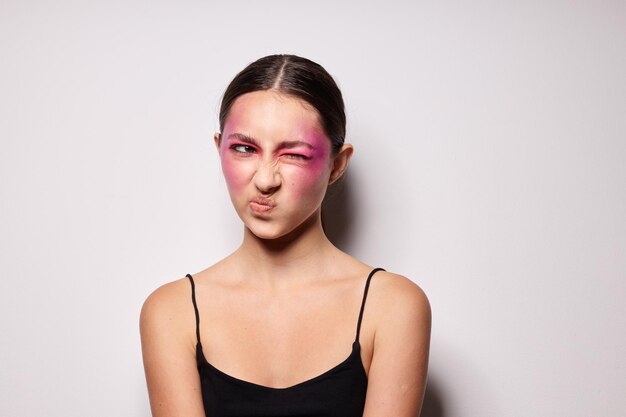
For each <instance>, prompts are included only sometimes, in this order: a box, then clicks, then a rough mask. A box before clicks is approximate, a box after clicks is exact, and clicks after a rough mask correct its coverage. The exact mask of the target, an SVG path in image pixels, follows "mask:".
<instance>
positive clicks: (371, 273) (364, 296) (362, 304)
mask: <svg viewBox="0 0 626 417" xmlns="http://www.w3.org/2000/svg"><path fill="white" fill-rule="evenodd" d="M377 271H384V269H382V268H374V269H373V270H372V272H370V274H369V275H368V277H367V281H366V282H365V291H363V301H362V302H361V311H360V312H359V321H358V323H357V325H356V340H355V341H356V342H358V341H359V335H360V334H361V321H362V320H363V310H364V309H365V300H366V299H367V290H369V288H370V281H371V280H372V277H373V276H374V274H375V273H376V272H377Z"/></svg>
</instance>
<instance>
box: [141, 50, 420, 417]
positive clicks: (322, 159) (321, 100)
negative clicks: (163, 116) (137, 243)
mask: <svg viewBox="0 0 626 417" xmlns="http://www.w3.org/2000/svg"><path fill="white" fill-rule="evenodd" d="M219 117H220V130H221V133H216V134H215V147H216V149H217V152H218V153H219V156H220V160H221V164H222V171H223V173H224V178H225V180H226V185H227V187H228V191H229V194H230V198H231V200H232V203H233V205H234V207H235V210H236V211H237V214H238V215H239V217H240V218H241V220H242V222H243V226H244V227H243V241H242V244H241V246H240V247H239V248H238V249H237V250H236V251H235V252H234V253H232V254H231V255H229V256H228V257H226V258H225V259H223V260H221V261H220V262H218V263H217V264H215V265H213V266H211V267H209V268H207V269H205V270H203V271H201V272H198V273H196V274H194V275H189V274H188V275H187V276H186V277H185V278H181V279H179V280H177V281H174V282H172V283H169V284H166V285H164V286H162V287H160V288H159V289H157V290H156V291H155V292H154V293H152V294H151V295H150V296H149V297H148V299H147V300H146V302H145V304H144V306H143V309H142V312H141V320H140V322H141V339H142V348H143V358H144V366H145V370H146V378H147V383H148V392H149V395H150V405H151V409H152V415H153V416H154V417H174V416H184V417H202V416H209V417H223V416H238V417H244V416H245V417H252V416H268V417H281V416H319V417H322V416H329V417H330V416H333V417H361V416H365V417H383V416H388V417H415V416H416V415H418V414H419V410H420V407H421V403H422V398H423V394H424V388H425V384H426V372H427V363H428V349H429V339H430V307H429V304H428V300H427V298H426V296H425V295H424V293H423V292H422V291H421V290H420V289H419V287H418V286H417V285H415V284H414V283H413V282H412V281H410V280H409V279H407V278H405V277H403V276H400V275H396V274H393V273H390V272H386V271H384V270H382V269H380V268H372V267H371V266H369V265H366V264H364V263H362V262H360V261H358V260H356V259H354V258H352V257H351V256H349V255H347V254H346V253H344V252H342V251H340V250H339V249H337V248H336V247H335V246H333V244H332V243H331V242H330V241H329V240H328V239H327V237H326V235H325V234H324V230H323V228H322V222H321V205H322V200H323V198H324V195H325V193H326V190H327V188H328V186H329V185H330V184H332V183H333V182H335V181H337V180H338V179H339V178H340V177H341V175H342V174H343V173H344V171H345V170H346V167H347V166H348V161H349V160H350V157H351V156H352V151H353V148H352V146H351V145H349V144H346V143H344V137H345V113H344V104H343V99H342V96H341V92H340V91H339V89H338V88H337V85H336V84H335V82H334V80H333V79H332V77H331V76H330V75H329V74H328V73H327V72H326V71H325V70H324V69H323V68H322V67H321V66H319V65H318V64H316V63H314V62H312V61H309V60H307V59H304V58H301V57H297V56H293V55H272V56H268V57H264V58H261V59H259V60H258V61H256V62H254V63H252V64H250V65H249V66H248V67H246V68H245V69H244V70H243V71H242V72H240V73H239V74H238V75H237V76H236V77H235V78H234V80H233V81H232V82H231V84H230V85H229V86H228V88H227V89H226V92H225V93H224V97H223V100H222V106H221V110H220V116H219Z"/></svg>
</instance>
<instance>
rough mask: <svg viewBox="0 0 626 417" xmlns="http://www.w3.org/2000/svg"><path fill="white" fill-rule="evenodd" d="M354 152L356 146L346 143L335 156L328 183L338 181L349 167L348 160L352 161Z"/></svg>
mask: <svg viewBox="0 0 626 417" xmlns="http://www.w3.org/2000/svg"><path fill="white" fill-rule="evenodd" d="M353 152H354V147H353V146H352V145H350V144H349V143H344V144H343V146H342V147H341V149H340V150H339V153H338V154H337V155H336V156H335V158H334V161H333V170H332V171H331V173H330V178H329V179H328V185H330V184H332V183H334V182H335V181H337V180H338V179H339V178H341V176H342V175H343V173H344V172H345V171H346V168H348V162H350V158H352V153H353Z"/></svg>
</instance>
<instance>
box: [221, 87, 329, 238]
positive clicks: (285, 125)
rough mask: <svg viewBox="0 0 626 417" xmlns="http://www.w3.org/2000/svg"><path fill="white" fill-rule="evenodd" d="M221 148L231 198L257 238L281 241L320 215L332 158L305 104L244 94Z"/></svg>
mask: <svg viewBox="0 0 626 417" xmlns="http://www.w3.org/2000/svg"><path fill="white" fill-rule="evenodd" d="M217 145H218V147H219V153H220V160H221V163H222V171H223V173H224V177H225V179H226V185H227V187H228V192H229V194H230V198H231V200H232V202H233V205H234V206H235V210H236V211H237V214H238V215H239V217H240V218H241V220H242V221H243V222H244V224H245V225H246V227H247V228H248V229H249V230H250V231H251V232H252V233H253V234H255V235H256V236H258V237H260V238H262V239H275V238H279V237H281V236H284V235H286V234H288V233H289V232H291V231H293V230H294V229H296V228H297V227H298V226H300V225H301V224H303V223H305V222H307V221H311V220H312V219H316V218H317V216H319V213H320V207H321V203H322V200H323V198H324V194H325V193H326V188H327V187H328V184H329V182H330V178H331V174H332V173H333V166H334V158H333V157H332V156H331V143H330V140H329V138H328V137H327V136H326V134H325V133H324V130H323V129H322V127H321V124H320V121H319V115H318V113H317V111H316V110H315V109H314V108H312V107H311V106H310V105H308V104H307V103H306V102H304V101H303V100H300V99H297V98H294V97H291V96H287V95H283V94H280V93H277V92H275V91H271V90H266V91H255V92H252V93H247V94H244V95H242V96H240V97H238V98H237V99H236V101H235V102H234V104H233V105H232V107H231V109H230V112H229V116H228V118H227V119H226V122H225V125H224V130H223V132H222V134H221V136H220V139H219V141H217Z"/></svg>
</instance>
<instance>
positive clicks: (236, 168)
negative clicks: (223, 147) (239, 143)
mask: <svg viewBox="0 0 626 417" xmlns="http://www.w3.org/2000/svg"><path fill="white" fill-rule="evenodd" d="M220 159H221V162H222V173H223V174H224V179H225V180H226V185H227V186H228V189H229V191H231V192H237V191H241V190H242V189H243V188H244V186H245V184H246V177H247V172H246V170H245V169H243V168H244V167H242V165H241V164H237V163H235V161H233V160H232V159H230V158H228V157H227V156H226V155H221V156H220Z"/></svg>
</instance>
